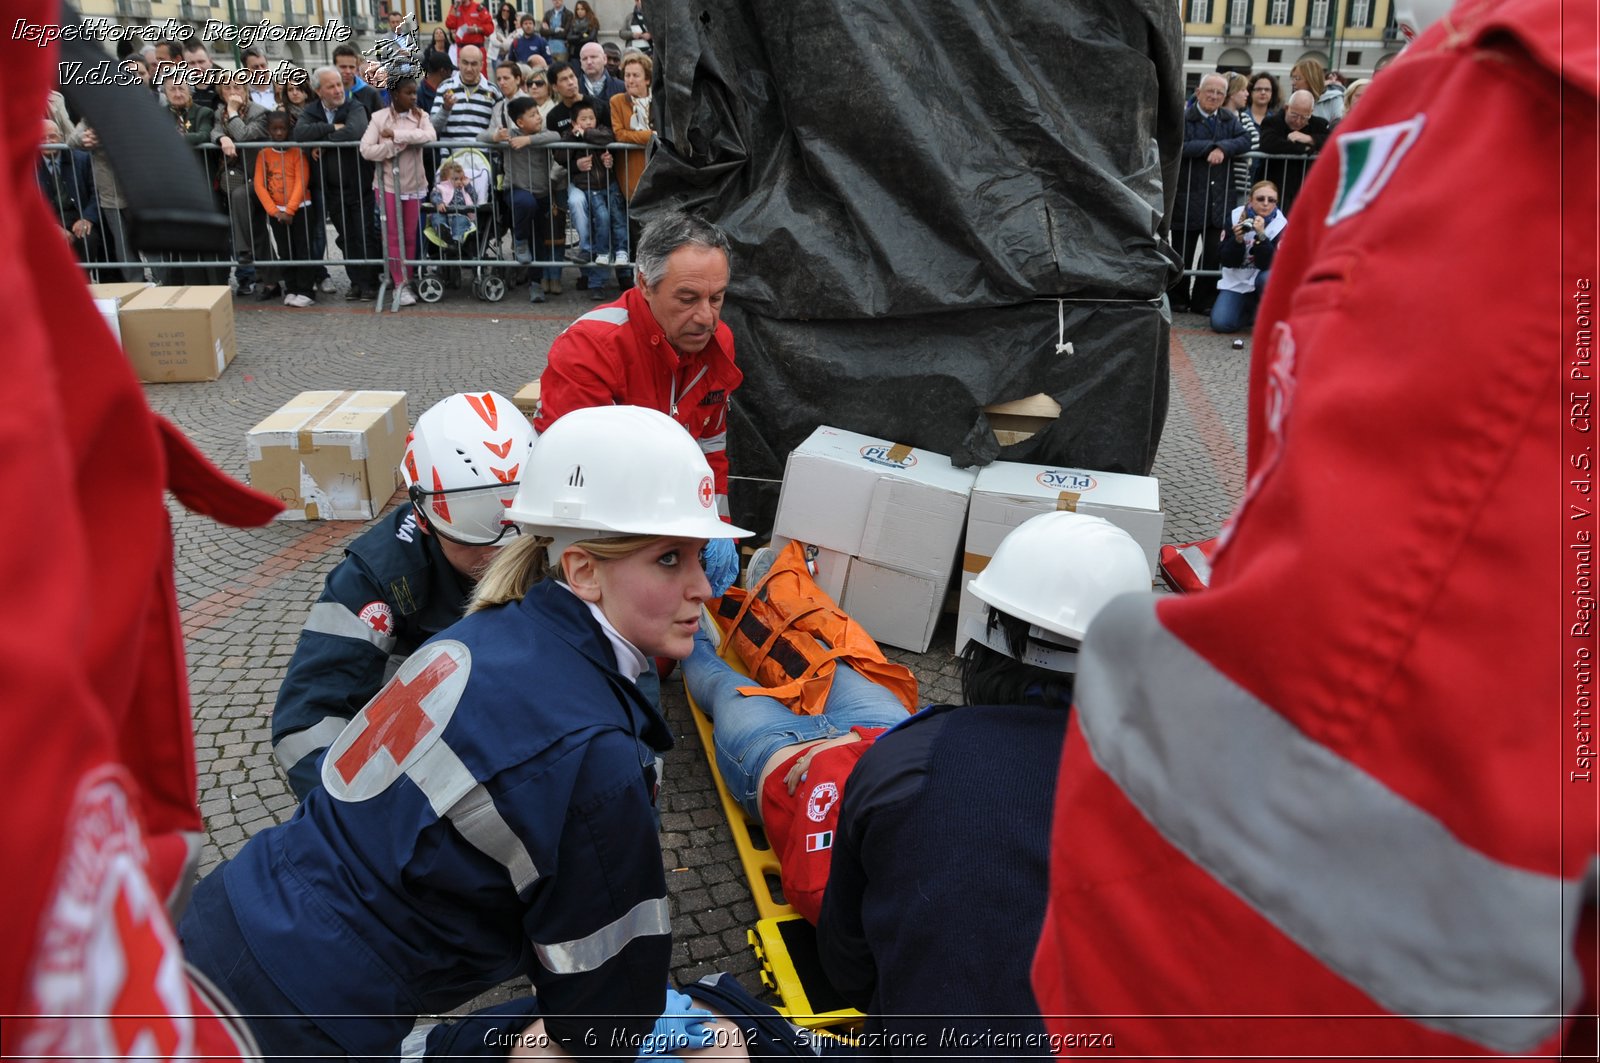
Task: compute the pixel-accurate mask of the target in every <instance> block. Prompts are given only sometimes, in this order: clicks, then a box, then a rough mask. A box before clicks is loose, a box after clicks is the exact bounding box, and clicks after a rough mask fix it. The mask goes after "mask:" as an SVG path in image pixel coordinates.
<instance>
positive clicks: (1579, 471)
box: [1033, 0, 1600, 1058]
mask: <svg viewBox="0 0 1600 1063" xmlns="http://www.w3.org/2000/svg"><path fill="white" fill-rule="evenodd" d="M1595 41H1596V25H1595V10H1594V8H1593V6H1592V5H1587V6H1584V5H1571V4H1563V3H1561V2H1559V0H1463V2H1462V3H1460V4H1459V5H1457V6H1456V8H1455V9H1454V10H1453V11H1452V12H1450V14H1448V15H1447V16H1446V17H1445V18H1444V19H1443V20H1441V21H1440V22H1439V23H1437V24H1436V25H1434V26H1433V27H1432V29H1431V30H1430V31H1428V32H1427V33H1426V34H1424V35H1423V36H1422V37H1421V38H1420V39H1419V40H1418V41H1417V43H1416V44H1415V45H1414V46H1413V48H1412V49H1411V50H1408V51H1407V52H1406V54H1405V55H1404V56H1403V57H1402V58H1401V60H1400V61H1398V62H1396V63H1395V64H1393V65H1392V66H1391V67H1389V68H1388V69H1386V70H1385V71H1384V72H1383V73H1382V74H1381V75H1380V76H1379V77H1378V78H1377V80H1376V81H1375V82H1374V84H1373V86H1372V88H1371V90H1370V91H1369V92H1368V93H1367V94H1366V96H1365V98H1364V99H1363V100H1362V102H1361V107H1360V108H1359V109H1358V110H1357V111H1356V112H1355V117H1354V118H1352V119H1350V120H1348V121H1346V122H1345V123H1344V124H1343V125H1341V127H1340V129H1339V131H1338V132H1337V133H1336V134H1335V136H1334V138H1333V139H1332V141H1331V142H1330V145H1329V148H1328V151H1327V152H1326V153H1325V154H1324V155H1323V157H1322V159H1321V161H1319V162H1318V163H1317V165H1316V166H1314V167H1313V168H1312V170H1311V173H1310V175H1309V177H1308V179H1307V181H1306V183H1305V186H1304V188H1303V190H1302V192H1301V196H1300V199H1299V201H1298V202H1297V203H1296V207H1297V210H1296V212H1295V214H1294V218H1295V221H1294V222H1292V223H1291V235H1290V238H1289V239H1288V240H1287V241H1285V245H1284V248H1283V251H1282V253H1281V255H1280V256H1279V258H1278V262H1277V265H1276V266H1275V268H1274V269H1273V277H1272V285H1271V287H1270V288H1269V290H1268V293H1267V296H1266V302H1265V305H1264V307H1263V313H1262V320H1261V323H1260V324H1259V325H1258V327H1257V336H1258V337H1260V338H1261V344H1262V347H1263V349H1262V350H1259V351H1258V358H1257V361H1256V362H1255V364H1254V366H1253V369H1252V380H1251V423H1250V437H1249V438H1250V475H1249V480H1248V484H1247V487H1246V491H1245V497H1244V499H1243V501H1242V502H1241V503H1240V506H1239V508H1238V510H1236V511H1235V513H1234V515H1233V518H1232V521H1231V523H1230V525H1229V527H1228V528H1227V530H1226V531H1225V532H1224V535H1223V537H1222V545H1221V548H1220V551H1219V552H1218V553H1217V554H1216V555H1215V557H1214V560H1213V567H1214V572H1213V579H1212V582H1211V586H1210V588H1209V589H1207V590H1204V591H1201V592H1200V593H1198V594H1193V595H1185V596H1181V597H1173V598H1167V599H1164V600H1161V601H1159V602H1158V603H1156V604H1152V603H1151V602H1150V601H1147V600H1146V601H1131V600H1124V601H1122V602H1118V603H1113V604H1112V605H1111V606H1109V607H1108V608H1107V609H1106V610H1105V612H1103V613H1102V614H1101V615H1100V617H1099V619H1098V620H1097V621H1096V623H1095V625H1094V627H1093V628H1092V629H1091V630H1090V631H1089V634H1088V638H1087V641H1086V643H1085V646H1084V658H1085V660H1084V664H1083V667H1082V670H1081V672H1080V676H1079V679H1078V686H1077V695H1076V711H1075V712H1074V713H1073V723H1072V724H1071V726H1070V728H1069V731H1068V734H1067V740H1066V744H1065V748H1064V754H1063V759H1062V767H1061V772H1060V785H1059V788H1058V792H1057V803H1056V825H1055V831H1056V835H1055V843H1054V846H1053V851H1052V885H1051V897H1052V900H1051V907H1050V910H1049V913H1048V915H1047V918H1046V922H1045V926H1044V930H1043V933H1042V935H1041V940H1040V944H1039V949H1038V953H1037V955H1036V958H1035V963H1034V971H1033V981H1034V988H1035V991H1036V995H1037V998H1038V1004H1039V1006H1040V1008H1041V1010H1042V1012H1043V1014H1044V1015H1046V1016H1047V1023H1048V1025H1049V1028H1050V1030H1051V1031H1052V1032H1053V1033H1055V1034H1058V1035H1062V1039H1061V1041H1060V1042H1059V1045H1060V1047H1061V1050H1062V1051H1065V1052H1068V1053H1069V1054H1070V1053H1071V1048H1070V1045H1071V1044H1072V1043H1073V1039H1072V1038H1071V1037H1070V1036H1067V1035H1071V1034H1075V1033H1076V1034H1085V1035H1098V1036H1099V1038H1100V1040H1099V1041H1098V1044H1099V1045H1100V1046H1101V1047H1102V1048H1103V1047H1106V1046H1107V1044H1108V1042H1107V1041H1106V1040H1105V1038H1106V1037H1107V1036H1109V1037H1110V1038H1112V1039H1113V1040H1114V1043H1115V1047H1116V1048H1117V1049H1118V1050H1121V1051H1123V1052H1134V1053H1138V1054H1140V1055H1147V1056H1151V1057H1163V1056H1171V1055H1181V1054H1190V1053H1194V1052H1201V1051H1203V1052H1205V1053H1206V1054H1207V1055H1208V1056H1212V1057H1215V1058H1243V1057H1250V1058H1286V1057H1290V1056H1303V1055H1316V1056H1319V1057H1339V1058H1344V1057H1352V1056H1359V1057H1369V1056H1376V1055H1385V1056H1419V1057H1420V1056H1432V1057H1437V1058H1443V1057H1450V1058H1460V1057H1465V1056H1476V1055H1492V1054H1501V1053H1525V1054H1528V1055H1538V1056H1545V1055H1548V1054H1560V1053H1561V1052H1562V1051H1563V1050H1565V1051H1568V1052H1578V1051H1582V1050H1584V1048H1585V1047H1586V1048H1587V1051H1589V1052H1590V1053H1592V1052H1593V1040H1592V1038H1593V1033H1594V1029H1593V1014H1594V1010H1595V1004H1596V996H1595V984H1596V983H1595V976H1596V962H1595V961H1596V956H1595V950H1596V942H1595V920H1594V908H1593V904H1594V897H1595V887H1596V866H1597V865H1596V860H1595V858H1596V841H1595V838H1596V805H1597V801H1596V792H1597V791H1596V786H1600V782H1597V780H1596V777H1595V776H1596V772H1595V766H1594V750H1595V749H1596V745H1597V743H1596V734H1597V732H1596V730H1595V728H1594V727H1593V723H1594V716H1593V712H1594V708H1593V696H1594V685H1593V664H1594V654H1595V638H1594V629H1593V619H1592V616H1593V602H1594V590H1593V586H1594V585H1593V568H1592V555H1593V549H1594V545H1593V544H1594V538H1595V534H1596V527H1595V518H1594V512H1595V508H1596V507H1595V504H1594V501H1593V495H1592V484H1593V471H1592V470H1593V466H1594V463H1595V455H1594V442H1593V434H1592V433H1593V426H1592V423H1591V417H1592V412H1591V396H1592V393H1593V390H1594V385H1593V382H1592V381H1593V378H1594V376H1595V370H1594V365H1593V362H1592V360H1591V355H1590V351H1591V347H1592V339H1591V337H1592V324H1591V322H1592V320H1593V313H1594V303H1593V299H1594V285H1595V284H1596V282H1597V279H1600V269H1597V265H1600V263H1597V251H1596V244H1595V232H1596V194H1595V188H1596V169H1595V164H1596V140H1595V131H1596V94H1597V69H1600V56H1597V53H1596V47H1595ZM1488 143H1492V144H1494V146H1495V150H1494V160H1495V163H1494V165H1495V167H1496V173H1495V177H1494V179H1493V180H1483V181H1472V182H1461V181H1459V180H1458V179H1457V175H1459V174H1460V173H1461V170H1462V167H1463V166H1464V165H1467V164H1470V163H1472V162H1475V161H1476V160H1477V159H1478V158H1479V155H1478V154H1477V152H1478V150H1479V148H1478V146H1479V145H1482V144H1488ZM1530 188H1537V189H1540V190H1541V191H1542V195H1540V197H1539V199H1540V203H1539V206H1538V207H1537V208H1536V209H1529V204H1528V201H1527V190H1528V189H1530ZM1441 197H1444V198H1441ZM1296 226H1297V227H1296ZM1493 232H1504V233H1505V234H1506V237H1505V238H1504V239H1496V238H1491V237H1489V236H1488V235H1487V234H1488V233H1493ZM1513 234H1514V235H1513ZM1469 292H1472V293H1479V292H1481V293H1482V297H1481V298H1476V297H1474V296H1469V295H1468V294H1467V293H1469ZM1067 1015H1072V1016H1078V1017H1076V1018H1049V1017H1050V1016H1067ZM1574 1015H1579V1016H1583V1015H1587V1017H1586V1018H1584V1019H1582V1020H1580V1021H1579V1022H1577V1023H1574V1022H1572V1021H1571V1019H1570V1017H1571V1016H1574ZM1099 1016H1104V1017H1103V1018H1102V1017H1099ZM1563 1016H1568V1017H1569V1018H1568V1019H1567V1020H1564V1019H1563ZM1076 1043H1077V1044H1079V1045H1083V1044H1086V1043H1089V1042H1087V1041H1085V1040H1083V1039H1082V1038H1079V1039H1077V1040H1076ZM1591 1058H1592V1055H1591Z"/></svg>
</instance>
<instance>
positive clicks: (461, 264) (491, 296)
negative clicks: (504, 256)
mask: <svg viewBox="0 0 1600 1063" xmlns="http://www.w3.org/2000/svg"><path fill="white" fill-rule="evenodd" d="M451 162H454V163H458V164H459V165H460V166H461V169H462V170H463V171H464V172H465V174H466V184H467V188H466V190H465V192H466V195H465V198H466V199H467V200H469V202H468V204H467V205H466V206H454V205H446V206H439V205H436V204H435V203H434V202H433V201H432V199H431V198H430V199H429V200H428V201H427V202H424V203H423V204H422V235H423V241H424V242H423V254H424V257H425V258H426V259H427V260H428V261H426V262H425V263H424V264H423V266H422V269H421V270H420V271H419V274H418V277H417V296H418V297H419V298H420V299H422V300H423V302H428V303H436V302H438V301H439V300H440V299H441V298H443V297H444V289H445V286H446V282H447V281H448V282H450V287H460V286H461V284H462V281H463V278H465V277H467V276H470V277H471V278H472V294H473V295H474V296H476V297H477V298H479V299H483V300H485V301H486V302H491V303H498V302H499V301H500V300H501V299H504V298H505V296H506V289H507V284H506V268H507V267H505V266H492V265H484V264H482V263H484V262H485V261H487V260H495V259H499V258H500V257H501V249H500V241H499V240H498V239H496V238H495V235H494V227H495V226H494V221H493V217H494V213H495V211H494V203H493V199H492V197H493V191H492V189H493V184H494V164H493V163H492V162H491V161H490V159H489V156H488V154H487V153H485V152H484V151H483V150H482V149H481V148H457V149H456V150H455V151H452V152H451V153H450V154H448V155H446V156H445V157H444V158H443V159H441V160H440V165H439V169H440V170H441V171H443V170H444V169H445V165H446V164H447V163H451ZM475 263H476V264H475Z"/></svg>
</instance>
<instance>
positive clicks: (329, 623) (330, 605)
mask: <svg viewBox="0 0 1600 1063" xmlns="http://www.w3.org/2000/svg"><path fill="white" fill-rule="evenodd" d="M304 630H306V631H315V632H317V633H318V634H321V635H338V636H340V637H342V638H347V639H360V640H361V641H363V642H370V643H372V644H373V645H374V646H376V647H378V649H380V650H382V651H383V652H384V653H388V652H390V651H391V650H393V649H394V644H395V638H394V636H393V635H385V634H382V633H380V632H377V631H374V630H372V628H370V627H368V626H367V624H366V623H365V622H364V621H362V619H361V618H360V617H358V616H356V614H354V613H352V612H351V611H350V610H349V609H348V608H347V607H346V606H343V605H340V604H339V603H338V602H318V603H317V604H316V605H313V606H312V607H311V615H310V616H308V617H306V626H305V628H304Z"/></svg>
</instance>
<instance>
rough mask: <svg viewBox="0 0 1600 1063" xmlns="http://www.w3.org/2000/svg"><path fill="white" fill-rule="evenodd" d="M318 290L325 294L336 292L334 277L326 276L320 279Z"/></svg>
mask: <svg viewBox="0 0 1600 1063" xmlns="http://www.w3.org/2000/svg"><path fill="white" fill-rule="evenodd" d="M317 291H319V292H321V293H322V294H323V295H332V294H333V293H334V291H335V289H334V287H333V278H332V277H324V278H322V279H321V280H320V281H318V282H317Z"/></svg>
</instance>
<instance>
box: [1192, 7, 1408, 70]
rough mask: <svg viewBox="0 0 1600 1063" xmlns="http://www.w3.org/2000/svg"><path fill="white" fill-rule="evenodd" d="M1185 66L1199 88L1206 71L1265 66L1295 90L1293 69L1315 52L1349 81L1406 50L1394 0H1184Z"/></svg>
mask: <svg viewBox="0 0 1600 1063" xmlns="http://www.w3.org/2000/svg"><path fill="white" fill-rule="evenodd" d="M1178 3H1179V4H1180V12H1181V14H1182V16H1183V30H1184V48H1185V51H1184V64H1183V72H1184V76H1185V79H1186V81H1187V83H1188V88H1189V91H1190V92H1191V93H1192V92H1193V90H1194V88H1195V86H1196V85H1197V84H1198V83H1199V81H1200V77H1201V75H1203V74H1209V73H1212V72H1214V71H1218V70H1222V71H1228V70H1236V71H1238V72H1239V73H1241V74H1247V73H1258V72H1266V73H1268V74H1275V75H1277V76H1278V77H1279V79H1280V81H1281V84H1282V87H1283V90H1284V92H1287V91H1288V89H1289V70H1290V68H1291V67H1293V66H1294V65H1295V64H1296V63H1298V62H1299V61H1300V60H1302V59H1306V58H1313V57H1314V58H1316V59H1320V60H1321V61H1322V64H1323V65H1324V66H1326V67H1327V68H1328V69H1329V70H1337V71H1338V72H1339V73H1340V74H1342V75H1343V76H1344V80H1345V83H1346V84H1348V83H1350V82H1351V81H1354V80H1355V79H1357V78H1364V77H1371V76H1372V74H1373V72H1374V71H1375V70H1377V69H1379V68H1381V67H1382V66H1383V65H1384V64H1386V63H1387V62H1388V61H1389V60H1390V59H1392V58H1393V57H1394V56H1396V55H1398V54H1399V53H1400V49H1401V48H1402V47H1403V46H1404V44H1405V41H1404V39H1403V38H1402V37H1401V36H1400V31H1399V30H1398V29H1397V28H1396V27H1395V24H1394V5H1393V2H1392V0H1178Z"/></svg>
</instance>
